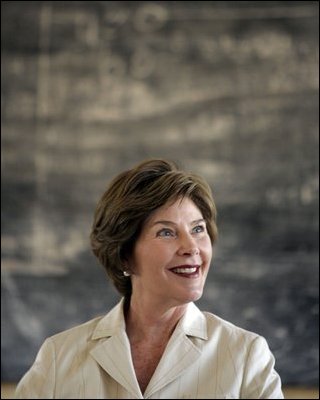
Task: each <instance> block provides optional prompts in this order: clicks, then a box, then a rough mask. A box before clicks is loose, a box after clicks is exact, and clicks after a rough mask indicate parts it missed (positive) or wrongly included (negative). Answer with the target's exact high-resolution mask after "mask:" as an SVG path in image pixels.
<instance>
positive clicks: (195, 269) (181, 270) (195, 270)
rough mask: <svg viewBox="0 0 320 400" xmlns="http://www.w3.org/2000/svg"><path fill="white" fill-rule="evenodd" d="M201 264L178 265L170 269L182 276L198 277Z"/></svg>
mask: <svg viewBox="0 0 320 400" xmlns="http://www.w3.org/2000/svg"><path fill="white" fill-rule="evenodd" d="M199 270H200V265H179V266H177V267H173V268H170V271H171V272H172V273H174V274H175V275H178V276H181V277H182V278H198V277H199V275H200V274H199Z"/></svg>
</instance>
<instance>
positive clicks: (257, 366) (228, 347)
mask: <svg viewBox="0 0 320 400" xmlns="http://www.w3.org/2000/svg"><path fill="white" fill-rule="evenodd" d="M123 303H124V301H123V299H122V300H121V301H120V303H119V304H118V305H116V306H115V307H114V308H113V309H112V310H111V311H110V312H109V313H108V314H107V315H106V316H104V317H99V318H95V319H93V320H91V321H89V322H87V323H84V324H82V325H79V326H77V327H75V328H72V329H69V330H67V331H64V332H62V333H59V334H57V335H55V336H52V337H50V338H48V339H46V340H45V342H44V343H43V345H42V347H41V348H40V350H39V353H38V355H37V357H36V360H35V362H34V364H33V365H32V367H31V368H30V370H29V371H27V373H26V374H25V375H24V377H23V378H22V379H21V381H20V382H19V384H18V386H17V389H16V398H18V399H22V398H24V399H280V398H283V394H282V391H281V382H280V378H279V375H278V374H277V373H276V372H275V370H274V357H273V355H272V354H271V352H270V350H269V347H268V345H267V343H266V341H265V339H264V338H262V337H261V336H259V335H257V334H255V333H252V332H249V331H246V330H244V329H241V328H238V327H236V326H234V325H233V324H231V323H229V322H227V321H224V320H222V319H221V318H219V317H217V316H215V315H213V314H210V313H207V312H201V311H200V310H199V309H198V308H197V307H196V305H195V304H194V303H189V304H188V307H187V310H186V313H185V314H184V316H183V317H182V318H181V320H180V321H179V323H178V324H177V326H176V328H175V330H174V332H173V334H172V336H171V338H170V340H169V343H168V345H167V347H166V349H165V352H164V354H163V356H162V358H161V360H160V363H159V365H158V367H157V369H156V371H155V373H154V375H153V376H152V378H151V380H150V382H149V385H148V387H147V388H146V390H145V392H144V393H141V391H140V388H139V385H138V382H137V379H136V375H135V372H134V367H133V363H132V358H131V352H130V343H129V340H128V337H127V335H126V331H125V320H124V315H123Z"/></svg>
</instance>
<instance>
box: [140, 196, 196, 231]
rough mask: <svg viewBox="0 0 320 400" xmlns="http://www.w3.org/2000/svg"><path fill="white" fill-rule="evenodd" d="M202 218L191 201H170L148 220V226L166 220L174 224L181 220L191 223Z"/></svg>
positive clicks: (186, 199)
mask: <svg viewBox="0 0 320 400" xmlns="http://www.w3.org/2000/svg"><path fill="white" fill-rule="evenodd" d="M201 218H203V216H202V213H201V211H200V210H199V208H198V207H197V205H196V204H195V203H194V202H193V201H192V200H191V199H189V198H188V197H185V198H182V199H181V198H179V199H177V200H174V201H170V202H168V203H166V204H164V205H163V206H161V207H159V208H158V209H156V210H155V211H154V212H153V213H152V214H151V215H150V216H149V218H148V219H147V221H146V225H147V224H153V223H154V222H156V221H158V220H164V219H165V220H170V221H172V222H179V220H181V219H182V220H184V221H187V222H191V221H194V220H196V219H201Z"/></svg>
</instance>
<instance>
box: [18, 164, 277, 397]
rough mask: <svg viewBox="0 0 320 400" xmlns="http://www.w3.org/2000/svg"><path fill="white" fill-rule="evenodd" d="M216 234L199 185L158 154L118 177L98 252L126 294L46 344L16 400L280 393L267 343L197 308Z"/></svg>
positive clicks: (104, 212) (96, 237)
mask: <svg viewBox="0 0 320 400" xmlns="http://www.w3.org/2000/svg"><path fill="white" fill-rule="evenodd" d="M216 237H217V227H216V208H215V204H214V201H213V198H212V194H211V191H210V188H209V186H208V184H207V183H206V182H205V181H204V180H203V179H202V178H200V177H198V176H196V175H194V174H190V173H187V172H184V171H182V170H179V169H178V168H177V166H176V165H175V164H173V163H171V162H168V161H165V160H158V159H154V160H147V161H144V162H142V163H140V164H139V165H137V166H135V167H134V168H132V169H131V170H129V171H125V172H123V173H122V174H120V175H119V176H117V177H116V178H115V179H114V180H113V181H112V182H111V184H110V186H109V187H108V188H107V190H106V192H105V193H104V194H103V196H102V198H101V200H100V201H99V203H98V206H97V209H96V212H95V216H94V223H93V227H92V232H91V245H92V250H93V252H94V254H95V255H96V256H97V257H98V259H99V261H100V262H101V264H102V265H103V266H104V268H105V269H106V271H107V273H108V275H109V277H110V278H111V280H112V282H113V283H114V285H115V287H116V288H117V289H118V291H119V292H120V294H121V295H122V299H121V301H120V302H119V304H118V305H117V306H116V307H115V308H114V309H112V310H111V311H110V312H109V313H108V314H107V315H106V316H104V317H99V318H95V319H93V320H91V321H89V322H87V323H85V324H82V325H80V326H77V327H75V328H72V329H69V330H67V331H65V332H62V333H60V334H57V335H55V336H53V337H51V338H49V339H47V340H46V341H45V343H44V344H43V346H42V347H41V349H40V351H39V353H38V356H37V358H36V361H35V363H34V365H33V366H32V367H31V369H30V370H29V371H28V372H27V373H26V375H25V376H24V377H23V379H22V380H21V382H20V383H19V385H18V388H17V391H16V395H17V397H18V398H64V399H66V398H105V399H106V398H109V399H120V398H121V399H125V398H127V399H128V398H137V399H138V398H153V399H160V398H163V399H174V398H176V399H182V398H192V399H195V398H201V399H203V398H211V399H215V398H244V399H257V398H264V399H266V398H272V399H275V398H283V395H282V392H281V382H280V378H279V376H278V374H277V373H276V372H275V370H274V357H273V355H272V354H271V352H270V350H269V348H268V345H267V343H266V341H265V340H264V339H263V338H262V337H261V336H259V335H257V334H254V333H252V332H248V331H245V330H243V329H241V328H238V327H236V326H234V325H233V324H231V323H229V322H226V321H224V320H222V319H220V318H219V317H217V316H215V315H213V314H210V313H207V312H206V313H203V312H201V311H200V310H199V309H198V308H197V307H196V306H195V304H194V302H195V301H196V300H198V299H199V298H200V297H201V295H202V291H203V287H204V284H205V281H206V277H207V274H208V271H209V268H210V262H211V258H212V246H213V244H214V242H215V240H216Z"/></svg>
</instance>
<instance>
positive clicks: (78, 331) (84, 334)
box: [46, 316, 104, 347]
mask: <svg viewBox="0 0 320 400" xmlns="http://www.w3.org/2000/svg"><path fill="white" fill-rule="evenodd" d="M103 318H104V316H99V317H95V318H92V319H91V320H89V321H86V322H84V323H82V324H79V325H76V326H74V327H71V328H69V329H66V330H64V331H62V332H59V333H56V334H54V335H52V336H50V337H48V338H47V340H46V341H49V342H52V343H54V344H55V345H57V346H59V347H60V346H62V345H63V344H64V345H67V344H68V343H69V342H73V341H74V340H75V338H76V339H77V342H83V343H87V342H88V340H90V339H91V338H92V335H93V333H94V331H95V329H96V328H97V326H98V325H99V323H100V321H101V320H102V319H103Z"/></svg>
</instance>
